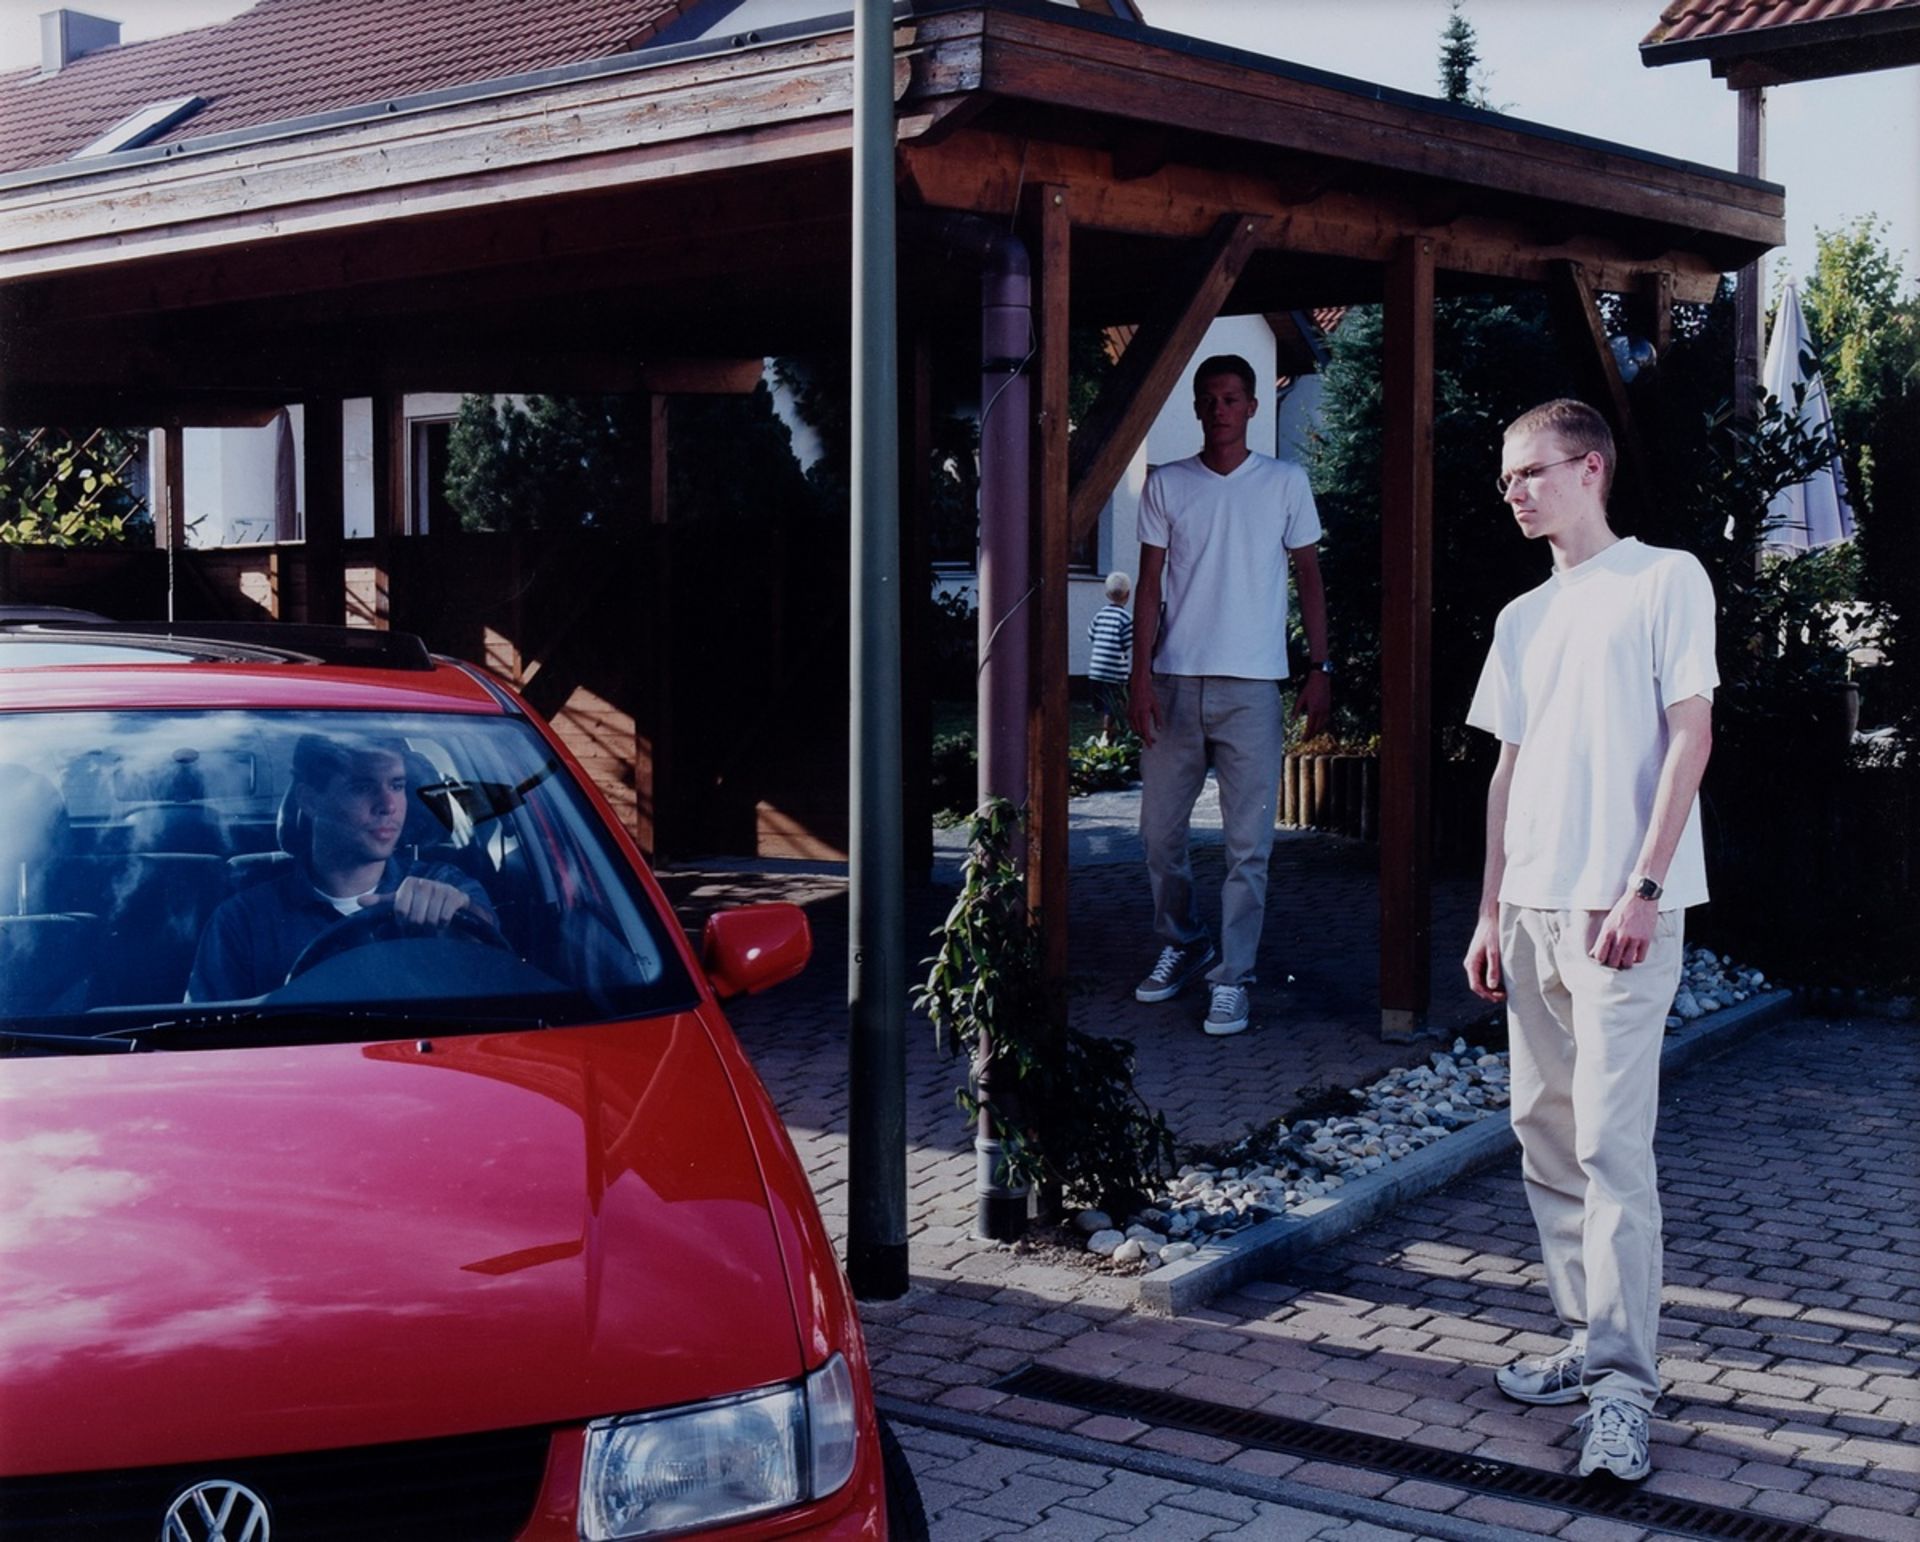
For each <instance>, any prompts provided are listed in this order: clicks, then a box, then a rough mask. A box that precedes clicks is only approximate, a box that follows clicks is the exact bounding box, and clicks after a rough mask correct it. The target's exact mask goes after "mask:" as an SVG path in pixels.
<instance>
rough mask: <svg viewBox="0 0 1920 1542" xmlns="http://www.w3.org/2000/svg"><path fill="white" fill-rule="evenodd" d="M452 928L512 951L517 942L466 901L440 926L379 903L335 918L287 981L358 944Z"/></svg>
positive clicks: (305, 951) (301, 956) (289, 971)
mask: <svg viewBox="0 0 1920 1542" xmlns="http://www.w3.org/2000/svg"><path fill="white" fill-rule="evenodd" d="M432 930H449V931H451V932H452V933H454V934H455V935H457V936H459V937H461V938H463V939H464V940H466V941H468V942H478V943H484V944H486V946H488V947H490V948H499V949H501V950H502V951H503V952H507V953H511V952H512V951H513V944H512V943H510V942H508V941H507V939H506V938H505V937H503V936H501V935H500V927H499V925H498V923H497V922H495V921H494V919H493V918H492V917H491V916H490V915H488V914H487V913H486V912H485V911H482V910H478V909H476V908H475V907H474V906H472V905H464V906H462V907H461V908H460V909H459V910H456V911H455V912H454V913H453V914H452V915H451V916H449V917H447V919H446V921H445V922H443V923H442V926H441V927H440V928H431V927H424V926H418V925H415V924H414V923H413V922H411V921H403V920H401V919H400V917H399V916H398V915H397V914H395V912H394V909H393V907H392V906H391V905H377V906H374V907H373V908H371V909H368V910H363V911H361V912H360V914H359V915H357V916H348V917H346V918H345V919H344V920H342V921H337V922H335V923H334V924H333V925H332V926H330V927H328V928H327V929H326V930H325V931H324V932H322V933H321V934H320V935H319V936H318V937H316V938H314V939H313V941H312V942H310V943H308V944H307V945H306V946H305V947H304V948H302V949H301V950H300V954H299V957H297V958H295V959H294V961H293V963H292V964H291V965H290V966H289V967H288V969H287V978H286V982H285V983H287V984H291V983H292V982H293V981H295V980H297V979H299V977H300V976H301V975H303V974H305V973H306V972H307V971H308V970H310V969H314V968H317V967H318V966H320V965H321V964H324V963H325V962H326V961H327V960H328V959H330V958H336V957H338V956H339V955H340V954H342V953H346V952H349V951H351V950H352V949H354V948H362V947H365V946H366V945H367V944H368V943H370V942H393V941H397V940H399V939H402V938H407V937H418V936H420V935H422V934H423V933H425V932H427V931H432Z"/></svg>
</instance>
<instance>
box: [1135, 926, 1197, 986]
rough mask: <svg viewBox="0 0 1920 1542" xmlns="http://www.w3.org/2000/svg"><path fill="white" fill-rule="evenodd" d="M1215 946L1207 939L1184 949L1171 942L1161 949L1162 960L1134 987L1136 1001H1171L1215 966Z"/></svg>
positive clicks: (1190, 944) (1189, 944)
mask: <svg viewBox="0 0 1920 1542" xmlns="http://www.w3.org/2000/svg"><path fill="white" fill-rule="evenodd" d="M1214 958H1215V954H1214V951H1213V944H1212V943H1211V942H1210V941H1208V940H1207V939H1206V938H1205V937H1202V938H1200V939H1199V940H1198V941H1197V942H1190V943H1188V944H1187V945H1186V946H1185V947H1184V948H1181V947H1175V946H1174V945H1173V944H1171V943H1169V944H1168V945H1167V946H1166V947H1164V948H1162V949H1161V950H1160V958H1159V960H1158V962H1156V963H1155V964H1154V966H1153V968H1152V969H1151V970H1150V971H1148V974H1147V977H1146V979H1144V980H1142V981H1141V982H1140V983H1139V984H1138V985H1136V986H1135V987H1134V988H1133V999H1134V1000H1135V1001H1171V1000H1173V998H1174V997H1175V996H1177V995H1179V994H1180V992H1182V991H1183V990H1185V989H1186V988H1187V982H1188V981H1190V980H1191V979H1192V978H1193V977H1194V976H1195V975H1197V974H1199V973H1200V971H1201V970H1203V969H1207V968H1209V967H1211V966H1212V964H1213V960H1214Z"/></svg>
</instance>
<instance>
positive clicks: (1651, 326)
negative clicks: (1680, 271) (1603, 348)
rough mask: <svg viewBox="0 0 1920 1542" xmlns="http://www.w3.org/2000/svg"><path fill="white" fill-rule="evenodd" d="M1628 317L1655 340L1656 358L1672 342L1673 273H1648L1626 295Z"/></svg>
mask: <svg viewBox="0 0 1920 1542" xmlns="http://www.w3.org/2000/svg"><path fill="white" fill-rule="evenodd" d="M1627 317H1628V321H1629V324H1630V325H1631V326H1632V327H1633V329H1634V330H1635V331H1636V332H1637V333H1638V334H1639V335H1640V336H1641V337H1644V338H1645V339H1646V340H1647V341H1648V342H1650V343H1652V344H1653V352H1654V356H1655V359H1656V361H1658V360H1662V359H1665V358H1666V356H1667V350H1668V349H1669V348H1671V347H1672V346H1673V275H1672V274H1671V273H1665V272H1653V273H1648V274H1647V275H1645V276H1644V277H1643V278H1642V279H1641V280H1640V286H1639V288H1637V289H1635V290H1634V291H1633V292H1632V293H1631V294H1629V295H1628V296H1627Z"/></svg>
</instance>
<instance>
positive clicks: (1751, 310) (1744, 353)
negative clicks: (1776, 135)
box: [1733, 86, 1767, 423]
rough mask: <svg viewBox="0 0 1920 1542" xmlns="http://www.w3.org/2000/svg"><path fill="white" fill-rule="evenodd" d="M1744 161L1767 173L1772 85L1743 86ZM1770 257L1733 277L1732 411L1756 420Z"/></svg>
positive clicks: (1754, 172)
mask: <svg viewBox="0 0 1920 1542" xmlns="http://www.w3.org/2000/svg"><path fill="white" fill-rule="evenodd" d="M1739 98H1740V108H1739V111H1740V129H1739V133H1740V143H1739V150H1740V165H1739V168H1738V169H1739V171H1740V174H1741V175H1742V176H1747V177H1764V176H1765V175H1766V174H1767V88H1766V87H1765V86H1748V87H1746V88H1744V89H1743V90H1741V91H1740V93H1739ZM1766 284H1767V261H1766V259H1765V258H1764V257H1756V258H1754V260H1753V261H1752V262H1750V263H1748V264H1747V265H1746V266H1745V267H1744V268H1742V269H1741V270H1740V271H1739V273H1737V274H1736V275H1735V276H1734V281H1733V415H1734V417H1735V418H1737V419H1738V420H1739V421H1741V422H1743V423H1748V422H1751V421H1752V420H1753V415H1754V412H1755V410H1756V409H1757V408H1758V407H1759V404H1760V367H1761V361H1762V360H1763V359H1764V358H1765V357H1766V349H1767V340H1766V338H1765V336H1764V335H1763V334H1764V333H1765V331H1766V325H1767V307H1766V300H1765V298H1764V295H1765V291H1766Z"/></svg>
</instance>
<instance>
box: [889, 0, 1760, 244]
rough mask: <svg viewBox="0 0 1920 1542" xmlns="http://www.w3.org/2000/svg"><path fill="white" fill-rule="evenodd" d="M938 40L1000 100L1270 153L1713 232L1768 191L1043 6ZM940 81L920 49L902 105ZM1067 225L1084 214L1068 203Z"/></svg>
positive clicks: (963, 16) (925, 38)
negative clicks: (1071, 21)
mask: <svg viewBox="0 0 1920 1542" xmlns="http://www.w3.org/2000/svg"><path fill="white" fill-rule="evenodd" d="M1045 9H1047V10H1051V9H1052V8H1051V7H1047V8H1045ZM948 40H951V44H952V46H954V47H956V48H958V49H971V50H972V51H973V52H974V54H976V55H977V63H976V64H973V65H972V68H973V69H974V70H975V71H976V72H977V75H978V78H979V81H980V83H981V86H982V87H983V88H984V89H986V90H989V91H992V92H995V93H997V94H998V95H999V96H1001V97H1002V98H1004V99H1009V100H1020V101H1023V102H1027V103H1033V104H1038V105H1041V106H1046V107H1054V108H1066V109H1075V110H1078V111H1081V112H1086V113H1092V114H1098V115H1100V116H1101V117H1102V118H1103V119H1109V120H1119V121H1121V122H1124V123H1128V124H1135V125H1145V124H1150V125H1154V126H1156V127H1159V128H1162V129H1183V130H1188V131H1191V132H1193V133H1197V134H1201V135H1230V136H1232V137H1233V138H1234V139H1236V140H1239V141H1241V142H1242V143H1243V144H1252V145H1256V146H1260V147H1262V148H1263V149H1264V150H1266V151H1268V152H1271V151H1288V152H1297V153H1304V154H1310V155H1314V156H1317V157H1322V158H1327V159H1338V160H1343V161H1346V162H1348V163H1350V164H1353V165H1355V166H1359V167H1365V168H1367V169H1368V170H1369V171H1370V172H1380V171H1385V172H1390V173H1395V174H1399V175H1402V176H1406V177H1411V178H1418V179H1425V180H1429V181H1445V182H1452V183H1456V184H1459V185H1461V186H1465V187H1471V188H1481V189H1486V190H1488V191H1491V192H1495V193H1498V194H1500V195H1502V196H1509V195H1518V196H1520V197H1524V198H1532V199H1539V200H1542V201H1548V202H1560V203H1565V204H1568V205H1570V206H1573V207H1577V208H1584V209H1586V210H1589V211H1593V212H1595V213H1598V214H1601V215H1603V216H1614V215H1625V216H1630V217H1638V218H1655V219H1662V220H1664V221H1666V222H1667V223H1669V224H1672V225H1674V226H1675V227H1676V229H1681V230H1685V229H1697V230H1703V231H1714V232H1716V233H1721V232H1726V231H1727V230H1729V229H1730V228H1735V227H1739V226H1741V225H1742V224H1743V222H1744V218H1745V216H1744V213H1743V209H1744V207H1745V206H1747V205H1750V204H1751V203H1752V202H1753V201H1755V200H1756V199H1757V198H1763V197H1764V196H1766V195H1761V194H1759V193H1758V192H1757V190H1755V189H1752V188H1750V187H1746V186H1744V185H1742V184H1740V183H1738V182H1735V181H1732V180H1730V179H1727V178H1724V177H1714V176H1709V175H1703V174H1702V173H1701V172H1700V171H1698V170H1695V169H1690V168H1688V167H1686V166H1684V165H1681V164H1680V163H1678V162H1674V161H1671V160H1665V159H1661V158H1655V157H1650V156H1642V155H1638V154H1635V153H1634V152H1633V151H1632V150H1630V149H1628V148H1627V147H1625V146H1616V145H1609V144H1605V143H1602V142H1599V141H1596V140H1591V139H1581V138H1576V137H1575V136H1572V135H1567V134H1561V133H1556V132H1554V131H1551V130H1547V131H1542V130H1540V129H1538V128H1536V127H1534V126H1532V125H1526V124H1520V123H1518V122H1516V121H1515V120H1511V119H1502V118H1501V117H1499V116H1497V115H1468V114H1457V113H1451V112H1436V111H1435V110H1434V109H1433V107H1432V105H1431V104H1423V103H1421V102H1419V101H1417V100H1415V99H1412V98H1408V97H1404V96H1399V95H1397V94H1396V95H1383V94H1381V93H1379V92H1377V91H1375V90H1373V89H1372V88H1370V87H1366V86H1364V85H1357V84H1356V85H1347V86H1342V85H1339V84H1335V83H1333V82H1331V81H1329V80H1327V79H1326V78H1325V77H1317V78H1316V77H1314V76H1311V75H1308V74H1306V73H1304V72H1301V71H1298V70H1295V69H1291V68H1289V67H1286V66H1284V65H1274V64H1266V65H1261V64H1250V63H1247V62H1243V61H1241V60H1236V59H1233V58H1227V57H1220V56H1217V55H1214V54H1212V53H1211V52H1209V51H1208V50H1205V49H1191V50H1189V49H1180V50H1176V49H1171V48H1156V47H1153V46H1151V45H1147V44H1143V43H1142V42H1141V40H1140V39H1138V38H1137V37H1134V36H1128V35H1115V34H1111V33H1106V32H1096V31H1093V30H1091V29H1088V28H1084V27H1075V26H1071V25H1065V24H1063V23H1062V22H1061V21H1060V20H1058V19H1056V18H1055V17H1053V16H1049V15H1032V14H1028V13H1024V12H1015V11H1011V10H991V11H985V12H960V13H954V14H951V15H948V16H937V17H929V18H928V19H927V20H926V21H925V22H924V23H923V24H922V25H921V26H920V28H919V34H918V38H917V42H918V44H919V46H920V47H921V48H922V49H923V50H925V51H926V53H927V54H928V55H930V56H937V55H939V54H940V53H941V52H942V50H943V48H944V47H945V46H948ZM939 78H940V65H939V62H938V60H937V57H934V58H929V60H928V61H927V64H926V67H925V69H924V70H923V71H922V72H921V74H920V75H919V76H918V77H917V78H916V84H915V90H914V91H913V92H910V93H909V98H908V99H909V101H910V102H911V101H917V100H919V99H920V98H921V96H922V94H923V92H924V91H926V90H929V89H933V87H934V83H935V82H937V81H938V80H939ZM923 80H924V81H925V82H927V84H926V85H922V83H921V82H922V81H923ZM1036 180H1042V178H1036ZM1004 209H1005V206H1004V205H1003V206H1002V210H1003V212H1004ZM1077 209H1078V206H1077V205H1076V211H1077ZM1689 209H1692V210H1693V211H1694V215H1693V217H1692V218H1689V215H1688V212H1687V211H1688V210H1689ZM1075 222H1076V223H1081V222H1082V221H1081V218H1080V215H1079V214H1078V212H1076V216H1075ZM1775 239H1776V240H1777V238H1775Z"/></svg>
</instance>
